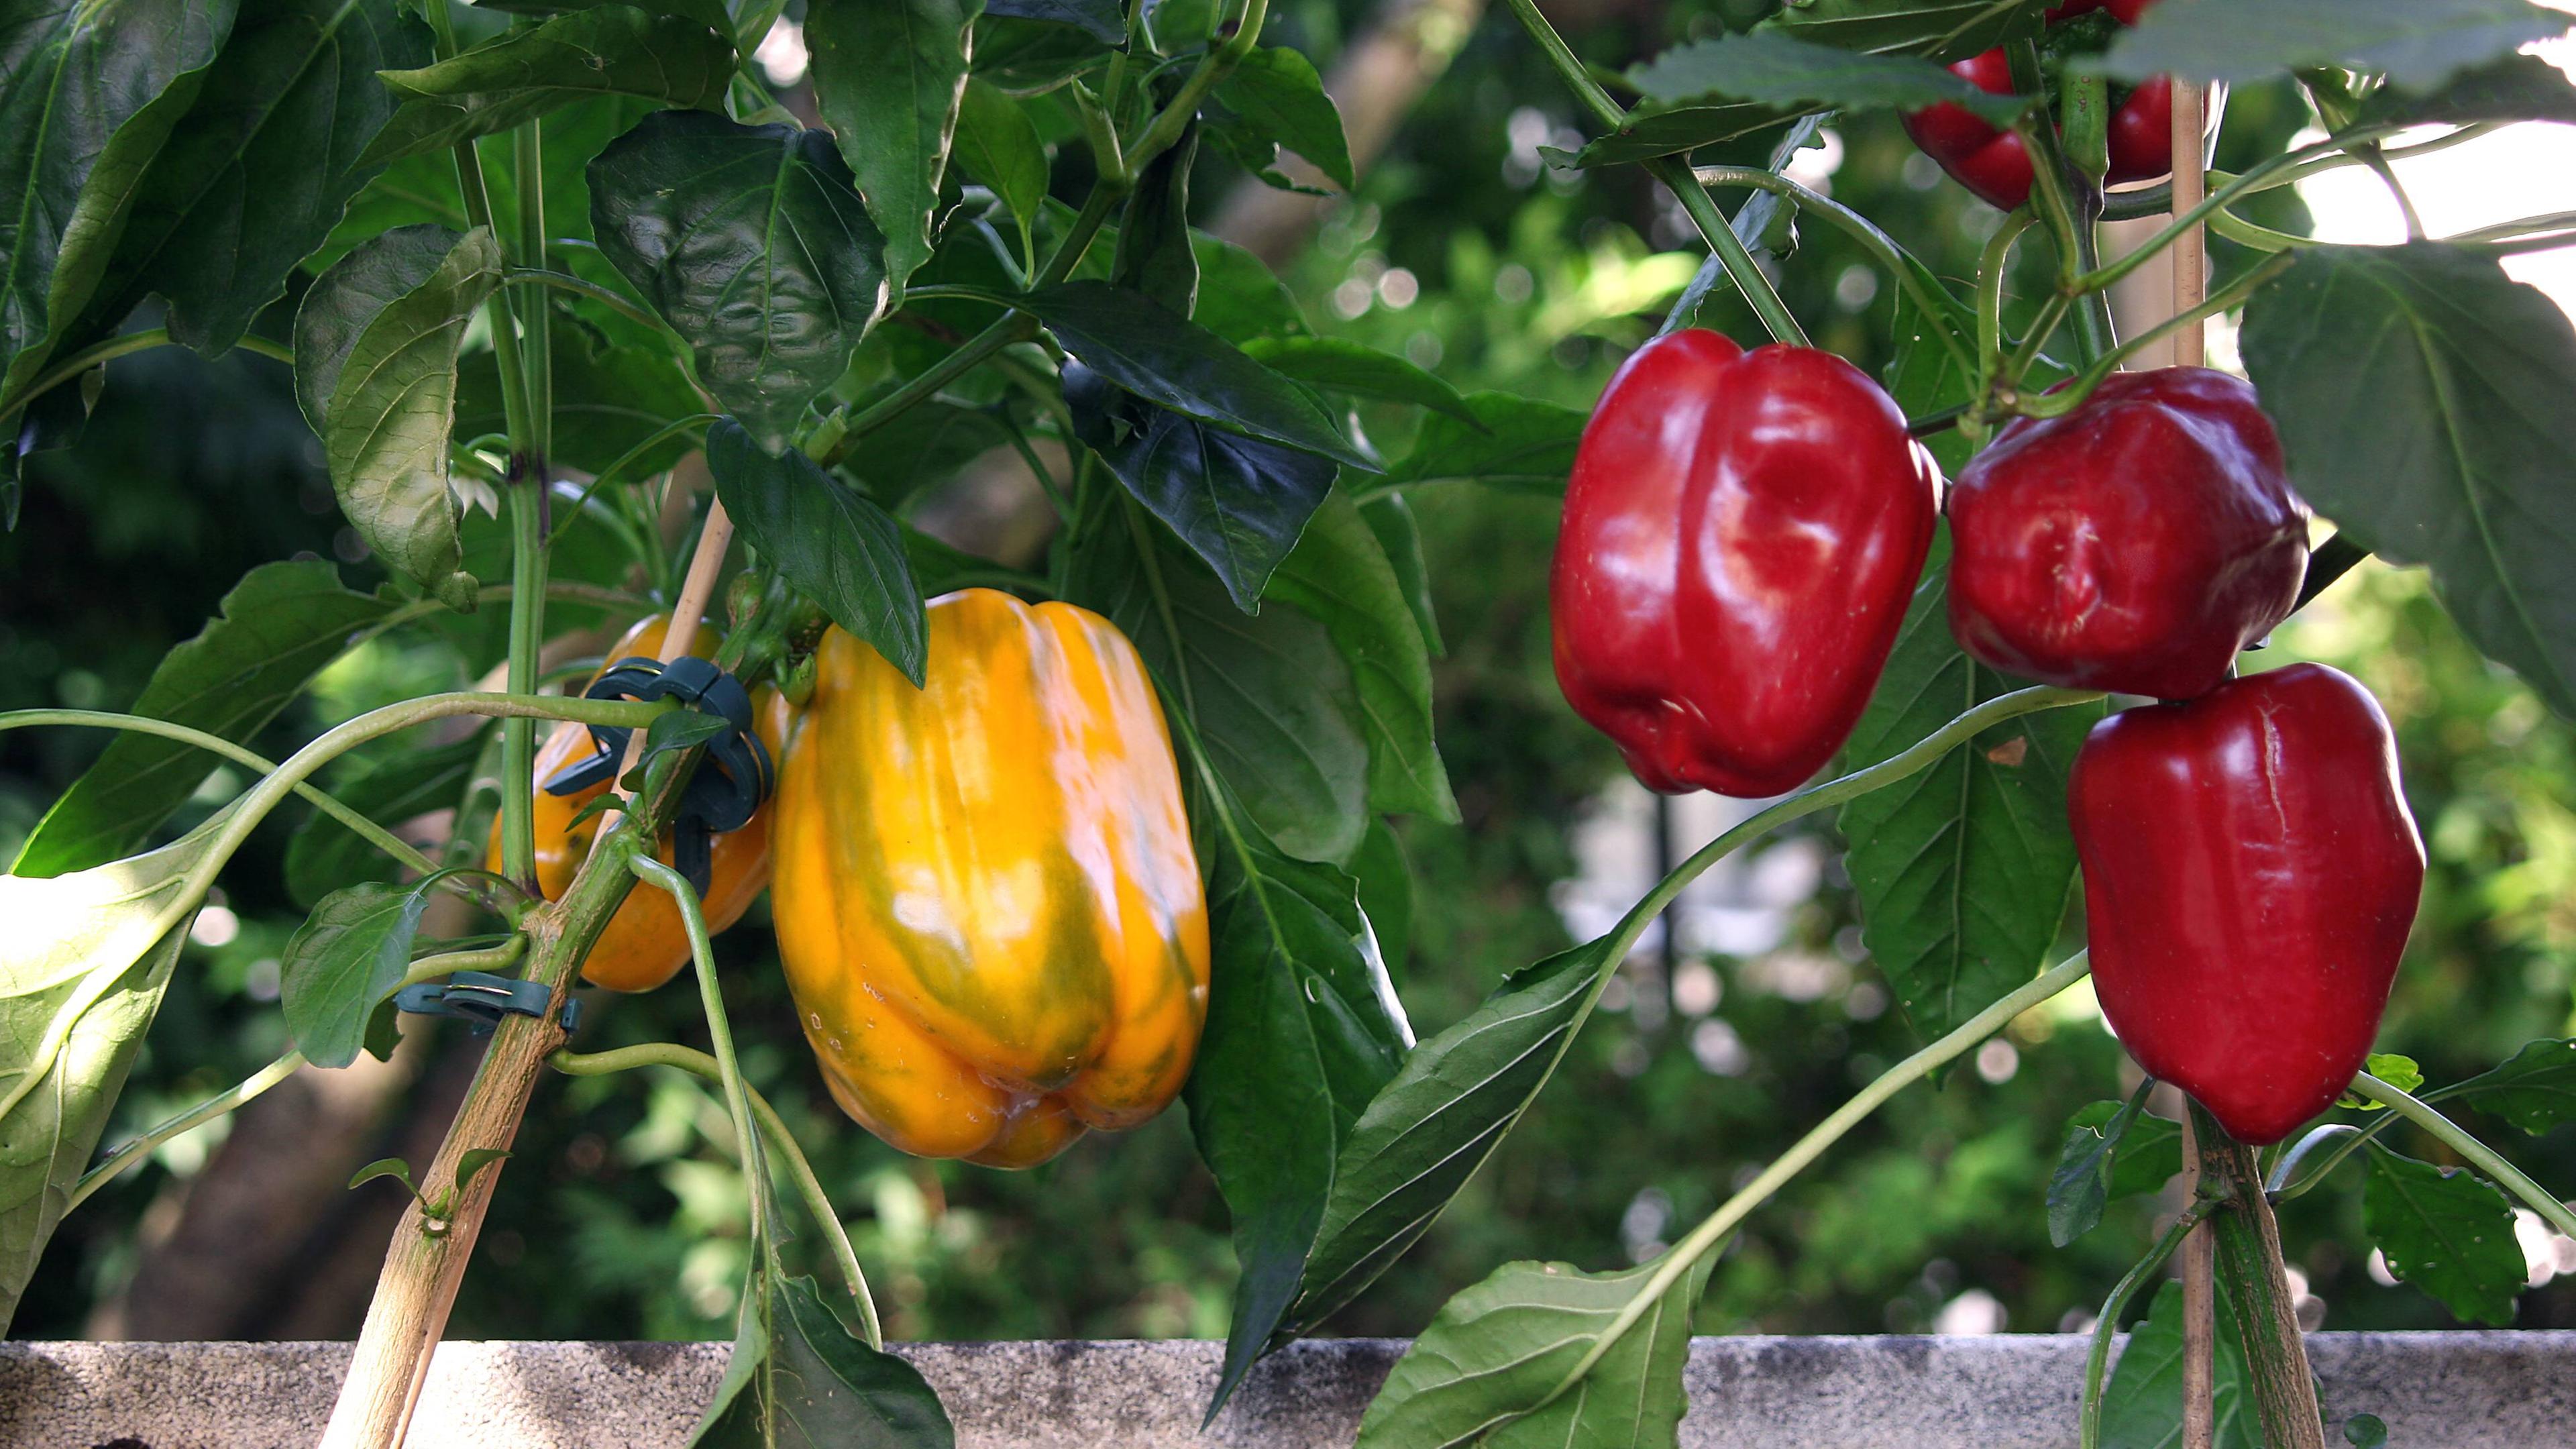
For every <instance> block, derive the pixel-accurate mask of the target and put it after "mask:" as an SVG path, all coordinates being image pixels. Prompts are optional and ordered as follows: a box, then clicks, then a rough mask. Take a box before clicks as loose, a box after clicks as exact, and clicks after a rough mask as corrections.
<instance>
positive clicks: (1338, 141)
mask: <svg viewBox="0 0 2576 1449" xmlns="http://www.w3.org/2000/svg"><path fill="white" fill-rule="evenodd" d="M1216 101H1217V103H1218V104H1219V105H1220V106H1223V107H1224V108H1225V109H1226V110H1228V111H1230V112H1232V113H1233V115H1232V117H1231V118H1230V119H1229V120H1228V121H1227V122H1226V123H1225V126H1226V129H1228V130H1240V131H1242V132H1243V133H1245V134H1247V135H1248V136H1251V137H1257V138H1258V141H1259V144H1262V145H1278V146H1285V147H1287V148H1288V149H1289V150H1291V151H1294V152H1296V153H1297V154H1298V155H1300V156H1303V157H1305V158H1306V160H1307V161H1308V162H1310V163H1311V164H1312V165H1313V166H1314V168H1315V169H1316V170H1318V171H1321V172H1323V173H1324V174H1325V175H1326V176H1328V177H1330V178H1332V181H1333V184H1334V185H1336V186H1339V187H1341V188H1342V189H1343V190H1344V191H1348V190H1350V189H1351V188H1352V187H1353V186H1354V185H1356V184H1358V183H1357V182H1356V181H1354V180H1353V178H1352V175H1351V148H1350V143H1349V142H1348V141H1347V140H1345V139H1344V138H1343V135H1342V113H1341V112H1340V111H1339V110H1337V109H1335V108H1334V106H1333V98H1332V97H1331V96H1328V95H1326V94H1325V93H1324V81H1323V77H1321V76H1319V75H1317V74H1316V73H1315V63H1314V62H1313V61H1310V60H1308V59H1307V58H1306V57H1305V56H1303V55H1300V54H1299V53H1297V52H1296V51H1293V50H1290V49H1288V48H1287V47H1285V46H1255V47H1253V48H1252V49H1251V50H1250V51H1248V52H1246V53H1245V55H1244V57H1243V59H1242V60H1240V61H1238V62H1237V63H1236V64H1235V67H1234V69H1233V71H1231V72H1230V73H1228V74H1227V76H1226V78H1225V80H1224V81H1223V83H1221V84H1219V85H1218V86H1217V88H1216ZM1247 169H1249V170H1251V171H1252V172H1253V173H1254V174H1255V175H1259V174H1261V173H1262V172H1263V171H1264V170H1265V169H1267V168H1265V167H1261V166H1252V167H1249V168H1247Z"/></svg>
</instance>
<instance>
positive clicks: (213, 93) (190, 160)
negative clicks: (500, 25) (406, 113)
mask: <svg viewBox="0 0 2576 1449" xmlns="http://www.w3.org/2000/svg"><path fill="white" fill-rule="evenodd" d="M429 56H430V35H429V28H428V27H427V26H426V25H423V24H421V23H420V22H419V21H418V20H417V19H414V18H412V17H410V16H407V15H405V14H403V13H402V9H401V6H400V3H399V0H355V3H352V0H267V3H263V4H258V5H254V6H252V7H251V8H250V10H249V12H248V13H246V14H244V15H243V16H242V17H241V20H240V22H239V23H238V24H237V25H235V26H234V27H233V33H232V38H231V39H230V40H229V41H228V42H226V44H225V46H224V50H223V54H222V56H221V58H220V59H219V60H218V61H217V63H216V65H215V67H214V70H213V72H212V73H211V74H210V75H209V76H208V78H207V80H206V84H205V87H204V89H203V90H202V91H201V92H200V93H199V95H198V97H197V102H196V105H195V106H194V107H193V108H192V109H191V110H190V111H189V112H188V118H187V121H186V123H185V124H184V125H182V126H180V127H178V128H177V130H175V131H174V132H173V133H172V134H171V137H170V140H169V143H168V144H167V145H165V146H164V147H163V148H162V150H161V154H160V155H159V156H158V157H156V158H155V159H154V161H153V163H152V166H151V169H150V170H149V171H147V172H146V173H145V174H144V178H143V183H142V186H141V187H140V189H139V190H138V191H137V192H136V194H135V198H134V206H133V212H132V214H131V216H130V217H129V218H128V220H127V222H126V227H125V234H124V236H123V238H122V240H120V241H119V242H118V244H117V249H116V257H115V260H114V261H113V262H112V263H111V264H110V266H109V269H108V273H107V277H106V279H105V280H104V281H103V282H102V283H101V284H100V287H99V292H98V298H97V300H96V301H95V302H93V304H92V306H91V309H90V318H89V321H88V322H87V323H85V324H84V328H85V329H87V328H89V327H95V328H96V329H97V330H98V331H100V332H105V331H108V330H111V329H112V328H113V327H114V326H115V324H116V323H117V322H118V321H119V320H121V319H122V318H123V317H124V316H125V314H126V313H128V312H130V311H132V310H133V308H134V304H135V303H136V302H137V301H139V300H141V298H142V296H143V294H144V293H146V292H158V293H160V294H161V296H162V297H163V298H164V299H166V300H167V302H168V303H169V309H168V316H169V326H170V335H171V336H172V337H175V338H177V339H178V340H179V341H181V342H184V343H186V344H187V345H189V346H191V347H194V348H196V349H197V350H198V351H200V352H203V353H205V354H207V355H208V356H210V357H211V356H215V355H218V354H220V353H222V352H224V351H225V350H226V349H228V348H230V347H231V346H232V345H233V344H234V343H235V342H237V341H239V340H240V339H241V336H242V334H243V333H244V332H246V331H248V330H249V329H250V323H251V319H252V318H254V317H256V316H257V315H259V312H260V309H262V308H264V307H266V306H267V305H268V304H269V303H270V302H273V301H275V300H276V299H277V296H278V294H279V293H280V292H282V291H284V290H285V287H286V278H287V274H288V273H290V272H292V271H294V270H295V264H296V263H298V262H300V261H302V260H303V259H304V258H305V257H307V256H310V255H311V254H312V253H313V250H314V249H315V248H316V247H318V246H320V245H321V244H322V241H323V239H324V238H325V237H327V236H329V235H330V234H331V228H332V227H333V226H334V225H336V224H338V222H339V220H340V215H341V213H342V212H343V211H344V210H346V209H347V207H348V205H349V201H350V198H352V197H354V196H356V195H357V194H358V192H359V191H360V190H361V189H363V188H364V187H365V186H366V184H367V183H368V182H369V181H370V180H372V179H374V177H375V176H376V174H377V172H378V171H380V170H381V169H382V168H381V167H379V166H376V165H373V164H361V163H360V162H359V159H358V157H359V154H360V153H361V152H363V151H364V150H366V148H367V146H368V144H369V143H370V142H371V141H373V140H374V139H375V136H376V133H377V131H378V130H379V129H380V128H382V127H383V125H384V124H385V122H386V120H387V119H388V118H390V117H391V116H392V115H393V113H394V99H393V96H392V95H391V94H390V93H389V92H388V91H387V90H386V89H385V87H384V86H383V85H382V84H380V83H378V81H377V80H376V75H375V73H376V72H377V71H379V70H384V69H387V68H390V67H397V66H415V65H420V64H423V63H424V62H426V61H427V60H428V59H429ZM442 159H443V158H442Z"/></svg>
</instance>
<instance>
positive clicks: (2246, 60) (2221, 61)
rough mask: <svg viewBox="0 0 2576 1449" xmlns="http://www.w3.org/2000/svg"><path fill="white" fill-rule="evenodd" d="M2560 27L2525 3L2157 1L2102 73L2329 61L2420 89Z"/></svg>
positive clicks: (2207, 75) (2181, 72) (2241, 75)
mask: <svg viewBox="0 0 2576 1449" xmlns="http://www.w3.org/2000/svg"><path fill="white" fill-rule="evenodd" d="M2566 29H2567V17H2566V16H2565V15H2562V14H2557V13H2553V12H2551V11H2547V10H2543V9H2540V8H2538V7H2536V6H2533V5H2531V4H2528V3H2526V0H2166V3H2164V4H2161V5H2158V6H2156V7H2155V8H2154V9H2152V10H2149V11H2148V12H2147V13H2146V14H2145V15H2144V16H2142V17H2140V19H2139V21H2138V24H2137V25H2136V27H2135V28H2133V29H2128V30H2123V31H2121V32H2120V34H2119V36H2118V38H2116V39H2114V40H2113V41H2112V42H2111V48H2110V49H2109V50H2107V51H2105V52H2104V53H2103V56H2102V70H2103V73H2104V74H2106V75H2110V76H2113V77H2117V78H2120V79H2125V80H2133V81H2136V80H2145V79H2146V78H2147V77H2149V76H2152V75H2164V74H2172V75H2176V76H2179V77H2181V78H2183V79H2185V80H2200V81H2251V80H2261V79H2262V78H2263V77H2265V76H2267V75H2278V74H2280V73H2282V72H2284V71H2288V70H2293V69H2296V68H2298V67H2300V66H2314V65H2334V66H2343V67H2346V68H2348V69H2352V70H2360V71H2385V72H2387V73H2388V77H2389V79H2390V80H2391V81H2393V82H2394V83H2396V84H2397V85H2399V86H2402V87H2405V88H2406V89H2409V90H2419V91H2420V90H2427V89H2430V88H2431V87H2434V86H2437V85H2440V84H2441V83H2442V82H2443V81H2445V80H2447V79H2449V78H2450V77H2451V76H2452V75H2454V74H2456V73H2458V72H2460V71H2462V70H2465V69H2468V68H2469V67H2471V66H2476V65H2483V64H2485V63H2486V62H2488V61H2491V60H2495V59H2497V58H2499V57H2501V56H2507V55H2511V54H2512V53H2513V52H2515V51H2517V50H2519V49H2521V48H2522V47H2523V46H2524V45H2526V44H2528V43H2529V42H2531V41H2534V40H2546V39H2548V38H2549V37H2551V36H2553V35H2559V34H2563V33H2564V32H2565V31H2566Z"/></svg>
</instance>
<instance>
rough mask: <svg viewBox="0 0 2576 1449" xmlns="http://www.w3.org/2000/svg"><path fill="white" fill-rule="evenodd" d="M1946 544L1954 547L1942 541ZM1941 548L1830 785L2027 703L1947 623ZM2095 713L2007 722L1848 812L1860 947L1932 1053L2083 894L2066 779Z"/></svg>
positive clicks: (2039, 951)
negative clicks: (2003, 705) (1955, 728)
mask: <svg viewBox="0 0 2576 1449" xmlns="http://www.w3.org/2000/svg"><path fill="white" fill-rule="evenodd" d="M1943 537H1944V539H1945V540H1946V537H1947V534H1946V532H1945V534H1944V535H1943ZM1947 558H1948V546H1947V544H1946V542H1942V543H1937V544H1936V545H1935V547H1934V551H1933V558H1932V562H1931V565H1930V567H1928V568H1927V570H1926V571H1925V575H1924V580H1923V583H1922V585H1921V586H1920V587H1919V588H1917V589H1916V590H1915V592H1914V602H1913V605H1912V606H1911V607H1910V608H1908V609H1907V611H1906V615H1905V623H1904V624H1903V626H1902V627H1901V629H1900V631H1899V633H1898V634H1897V639H1896V648H1895V651H1894V652H1893V653H1891V654H1890V655H1889V656H1888V660H1887V668H1886V669H1885V671H1884V672H1882V673H1881V674H1880V676H1879V682H1878V690H1877V692H1876V693H1875V694H1873V695H1872V696H1871V697H1870V702H1869V708H1868V710H1867V711H1866V712H1864V713H1863V714H1862V715H1861V719H1860V723H1859V725H1858V726H1856V727H1855V728H1854V729H1853V730H1852V737H1851V742H1850V743H1849V744H1848V745H1846V746H1844V748H1843V753H1842V756H1841V758H1840V760H1839V761H1838V762H1837V764H1836V766H1835V769H1836V771H1837V772H1838V773H1848V772H1850V771H1853V770H1858V769H1862V768H1865V767H1867V766H1870V765H1874V764H1876V763H1878V762H1879V761H1881V760H1884V759H1887V758H1889V757H1891V756H1893V755H1895V754H1897V753H1899V752H1901V751H1903V750H1904V749H1906V748H1907V747H1909V746H1911V745H1912V744H1913V743H1914V742H1915V741H1917V740H1919V739H1921V738H1923V737H1924V736H1925V735H1928V734H1930V733H1932V732H1933V731H1934V730H1936V729H1938V728H1940V727H1941V726H1942V725H1944V724H1946V723H1948V722H1949V721H1950V720H1952V719H1954V718H1956V717H1957V716H1958V715H1959V714H1960V713H1961V712H1962V711H1964V710H1966V709H1969V708H1970V707H1972V706H1974V705H1978V704H1982V703H1984V702H1985V701H1987V700H1990V699H1994V698H1996V697H1998V696H2001V695H2005V694H2010V693H2011V692H2013V691H2014V690H2016V689H2020V688H2023V687H2024V685H2023V682H2022V681H2019V680H2015V679H2013V678H2011V677H2009V676H2007V675H2004V674H2000V673H1998V672H1996V671H1994V670H1992V669H1989V668H1987V667H1985V666H1984V665H1982V664H1979V663H1977V662H1975V661H1974V660H1971V659H1970V658H1968V656H1967V655H1965V654H1963V653H1961V652H1960V651H1959V646H1958V645H1957V643H1956V642H1954V641H1953V640H1952V639H1951V637H1950V628H1949V623H1948V621H1947V618H1946V616H1945V613H1944V598H1945V592H1946V583H1947V572H1946V567H1945V565H1946V560H1947ZM2101 717H2102V707H2101V706H2100V705H2098V704H2094V705H2085V706H2081V707H2079V708H2074V709H2062V710H2049V711H2047V712H2045V713H2042V714H2037V715H2026V716H2023V717H2022V718H2020V719H2015V720H2009V721H2006V722H2005V723H2003V724H2001V725H1997V726H1995V727H1994V728H1992V729H1989V730H1987V731H1985V732H1984V733H1983V734H1980V735H1978V736H1977V737H1976V738H1975V739H1973V740H1970V741H1969V742H1968V743H1966V744H1964V745H1961V746H1960V747H1959V748H1957V749H1955V750H1952V751H1951V752H1950V753H1949V754H1948V755H1946V756H1944V757H1942V759H1941V760H1940V762H1939V763H1937V764H1935V765H1933V766H1932V767H1931V768H1929V769H1927V770H1923V771H1921V772H1920V773H1918V774H1915V775H1913V776H1910V777H1908V778H1906V779H1904V780H1900V781H1898V782H1897V783H1896V784H1894V785H1891V786H1889V787H1887V788H1886V789H1884V790H1879V791H1875V792H1872V793H1870V794H1867V795H1863V796H1860V797H1859V798H1857V799H1855V800H1853V801H1852V802H1851V803H1850V804H1848V805H1845V806H1844V807H1843V808H1842V813H1841V815H1840V817H1839V818H1838V820H1837V822H1836V823H1837V825H1838V826H1839V828H1840V829H1841V831H1842V834H1843V838H1844V839H1845V840H1847V841H1849V842H1850V843H1851V852H1850V855H1849V857H1848V862H1847V863H1848V866H1849V868H1850V871H1851V878H1852V890H1853V893H1854V894H1855V895H1857V896H1858V897H1859V900H1860V911H1861V939H1862V940H1863V942H1864V943H1865V944H1866V945H1867V946H1868V948H1869V951H1870V954H1871V955H1872V956H1874V957H1876V958H1877V959H1878V964H1879V967H1880V969H1881V970H1883V971H1884V972H1885V973H1886V974H1887V979H1888V984H1889V985H1890V986H1891V987H1892V988H1893V989H1894V990H1895V993H1896V997H1897V1000H1898V1001H1899V1002H1901V1003H1902V1004H1903V1005H1904V1007H1905V1015H1906V1019H1907V1020H1908V1021H1909V1022H1910V1023H1911V1024H1912V1025H1913V1027H1914V1029H1915V1031H1916V1032H1917V1033H1918V1034H1919V1035H1921V1036H1922V1037H1923V1038H1924V1039H1926V1040H1929V1039H1931V1038H1934V1037H1938V1036H1941V1035H1943V1034H1945V1033H1947V1032H1948V1031H1950V1030H1951V1029H1952V1028H1954V1027H1956V1026H1958V1025H1959V1024H1960V1023H1961V1022H1964V1021H1966V1020H1967V1019H1968V1018H1969V1017H1971V1016H1974V1015H1976V1014H1977V1013H1978V1012H1980V1011H1983V1010H1985V1009H1986V1007H1988V1006H1990V1005H1992V1004H1993V1003H1994V1001H1995V1000H1996V998H1998V997H2001V996H2003V995H2005V994H2007V993H2009V992H2011V991H2012V990H2013V989H2014V988H2015V987H2018V986H2020V985H2021V984H2022V983H2024V982H2026V981H2028V980H2029V979H2030V978H2031V976H2032V975H2033V974H2034V973H2036V972H2037V971H2038V970H2039V968H2040V966H2041V964H2042V963H2043V961H2044V959H2045V958H2046V956H2047V954H2048V948H2049V946H2050V945H2051V944H2052V943H2054V941H2055V940H2056V937H2057V925H2058V922H2059V920H2060V919H2061V918H2063V917H2064V915H2065V914H2066V899H2067V896H2068V894H2069V892H2070V891H2071V890H2072V889H2073V886H2074V883H2075V842H2074V838H2073V836H2072V834H2071V832H2070V831H2069V830H2068V828H2067V823H2066V773H2067V771H2068V769H2069V768H2071V767H2072V765H2073V764H2074V761H2075V752H2076V750H2077V749H2079V748H2080V747H2081V746H2082V745H2083V743H2084V736H2085V733H2086V732H2087V731H2088V730H2090V729H2091V728H2092V726H2093V723H2094V722H2095V721H2096V720H2099V719H2100V718H2101Z"/></svg>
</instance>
